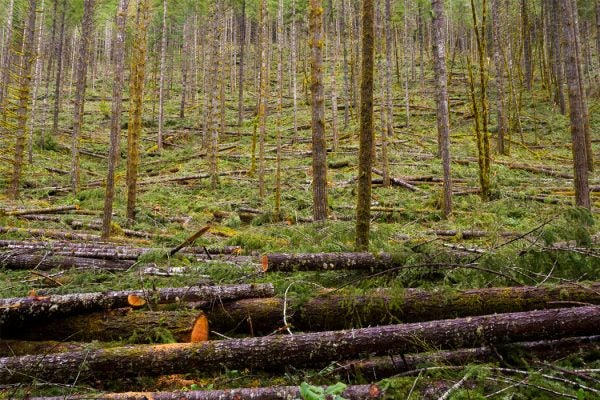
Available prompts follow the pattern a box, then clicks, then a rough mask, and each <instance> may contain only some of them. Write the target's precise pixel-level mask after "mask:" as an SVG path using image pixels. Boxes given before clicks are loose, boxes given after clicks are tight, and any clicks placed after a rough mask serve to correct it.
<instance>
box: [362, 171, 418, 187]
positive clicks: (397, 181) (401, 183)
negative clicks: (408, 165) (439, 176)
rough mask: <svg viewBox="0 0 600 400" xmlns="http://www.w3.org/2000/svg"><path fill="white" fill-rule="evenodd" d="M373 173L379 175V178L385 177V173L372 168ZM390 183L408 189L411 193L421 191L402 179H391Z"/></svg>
mask: <svg viewBox="0 0 600 400" xmlns="http://www.w3.org/2000/svg"><path fill="white" fill-rule="evenodd" d="M372 171H373V173H375V174H377V175H379V176H383V171H380V170H378V169H375V168H372ZM390 182H391V183H392V186H402V187H403V188H406V189H408V190H410V191H411V192H420V191H421V189H419V188H418V187H416V186H414V185H411V184H410V183H408V182H406V181H405V180H403V179H400V178H394V177H390Z"/></svg>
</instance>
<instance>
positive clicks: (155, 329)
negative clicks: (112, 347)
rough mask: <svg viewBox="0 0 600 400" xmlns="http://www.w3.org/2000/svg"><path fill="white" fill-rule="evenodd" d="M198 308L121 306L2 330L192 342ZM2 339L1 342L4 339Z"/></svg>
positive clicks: (27, 335) (52, 336) (8, 334)
mask: <svg viewBox="0 0 600 400" xmlns="http://www.w3.org/2000/svg"><path fill="white" fill-rule="evenodd" d="M199 314H203V312H202V311H198V310H189V309H185V310H179V311H134V310H132V309H131V308H119V309H115V310H107V311H103V312H93V313H88V314H79V315H71V316H68V317H65V318H56V319H52V320H49V321H39V320H36V321H29V322H28V323H24V324H20V325H18V326H17V325H12V326H11V329H5V330H2V332H0V334H1V337H2V339H19V340H29V341H34V340H56V341H62V340H65V339H67V338H68V340H74V341H80V342H91V341H101V342H110V341H115V340H125V339H128V340H129V342H130V343H155V342H157V341H158V340H159V339H157V337H158V336H159V335H160V336H161V338H168V336H167V335H170V336H171V337H172V339H173V340H174V341H176V342H179V343H184V342H189V341H190V334H191V332H192V328H193V327H194V321H196V318H198V315H199ZM0 343H1V342H0Z"/></svg>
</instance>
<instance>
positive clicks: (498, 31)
mask: <svg viewBox="0 0 600 400" xmlns="http://www.w3.org/2000/svg"><path fill="white" fill-rule="evenodd" d="M500 2H501V0H492V37H493V45H494V49H493V51H494V65H495V67H496V76H495V79H494V82H495V83H496V91H497V93H496V119H497V120H498V121H497V122H498V140H497V143H498V153H500V154H506V153H507V152H506V148H505V146H504V138H505V137H506V135H507V119H506V111H505V107H504V96H505V93H504V62H503V60H502V46H503V42H504V41H503V40H502V38H503V35H502V31H503V30H502V25H501V22H500V18H501V16H500Z"/></svg>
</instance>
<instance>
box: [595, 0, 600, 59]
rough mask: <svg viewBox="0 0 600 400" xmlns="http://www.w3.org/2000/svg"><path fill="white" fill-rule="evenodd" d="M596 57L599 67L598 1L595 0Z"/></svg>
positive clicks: (599, 28) (599, 20) (599, 14)
mask: <svg viewBox="0 0 600 400" xmlns="http://www.w3.org/2000/svg"><path fill="white" fill-rule="evenodd" d="M596 57H597V58H598V64H599V65H600V0H596Z"/></svg>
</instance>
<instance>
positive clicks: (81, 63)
mask: <svg viewBox="0 0 600 400" xmlns="http://www.w3.org/2000/svg"><path fill="white" fill-rule="evenodd" d="M95 1H96V0H84V5H83V19H82V22H81V46H80V47H79V50H78V51H79V55H78V59H77V87H76V91H75V104H74V106H73V132H72V134H71V192H72V193H73V194H77V191H78V190H79V181H80V174H79V139H80V136H81V127H82V125H83V110H84V106H85V87H86V82H87V70H88V62H89V54H90V39H91V37H92V35H93V33H94V4H95ZM73 51H74V49H73Z"/></svg>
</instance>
